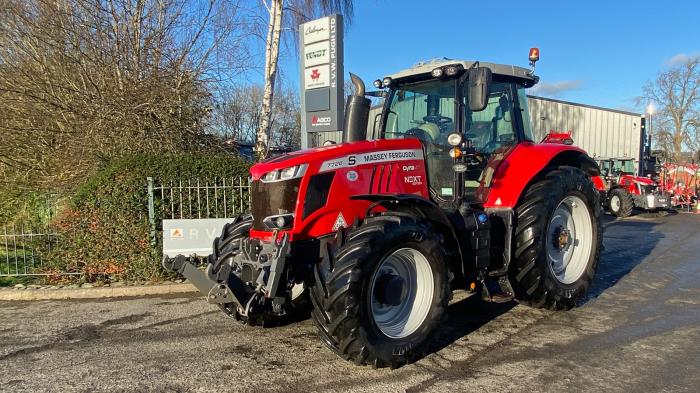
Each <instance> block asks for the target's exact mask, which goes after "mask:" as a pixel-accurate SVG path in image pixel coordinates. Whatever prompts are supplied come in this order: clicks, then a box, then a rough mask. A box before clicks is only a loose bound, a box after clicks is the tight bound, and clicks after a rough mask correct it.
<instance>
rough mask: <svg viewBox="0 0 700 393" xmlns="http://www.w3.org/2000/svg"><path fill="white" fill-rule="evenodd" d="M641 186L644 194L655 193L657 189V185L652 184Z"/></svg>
mask: <svg viewBox="0 0 700 393" xmlns="http://www.w3.org/2000/svg"><path fill="white" fill-rule="evenodd" d="M639 187H640V188H641V191H642V195H647V194H653V193H654V191H655V189H656V186H654V185H652V184H644V185H640V186H639Z"/></svg>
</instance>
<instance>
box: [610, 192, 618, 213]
mask: <svg viewBox="0 0 700 393" xmlns="http://www.w3.org/2000/svg"><path fill="white" fill-rule="evenodd" d="M610 210H612V211H614V212H616V211H619V210H620V197H619V196H617V195H613V196H612V197H611V198H610Z"/></svg>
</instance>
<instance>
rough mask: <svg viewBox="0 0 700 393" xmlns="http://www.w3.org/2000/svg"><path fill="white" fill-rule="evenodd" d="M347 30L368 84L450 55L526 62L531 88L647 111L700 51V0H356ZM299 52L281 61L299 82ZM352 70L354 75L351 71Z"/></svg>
mask: <svg viewBox="0 0 700 393" xmlns="http://www.w3.org/2000/svg"><path fill="white" fill-rule="evenodd" d="M354 8H355V12H354V17H353V20H352V24H351V25H350V26H349V27H346V32H345V33H346V34H345V73H346V75H347V73H348V72H353V73H355V74H357V75H359V76H360V77H362V78H363V79H364V80H365V83H366V84H367V85H368V86H369V85H370V84H371V82H372V81H373V80H375V79H377V78H381V77H383V76H385V75H387V74H391V73H394V72H396V71H399V70H401V69H405V68H408V67H410V66H412V65H414V64H415V63H417V62H418V61H421V60H429V59H434V58H442V57H447V58H451V59H464V60H481V61H489V62H494V63H503V64H514V65H519V66H523V67H527V66H528V60H527V56H528V51H529V48H530V47H539V48H540V61H539V62H538V63H537V71H536V74H537V75H539V76H540V83H539V84H538V85H537V86H535V88H534V89H533V91H531V92H530V93H531V94H534V95H539V96H544V97H551V98H558V99H562V100H566V101H573V102H578V103H583V104H588V105H595V106H602V107H607V108H614V109H622V110H628V111H634V112H639V113H643V112H644V108H645V106H646V105H645V104H643V103H642V104H637V103H636V102H635V99H636V97H638V96H640V95H641V89H642V86H643V85H644V83H646V82H647V81H650V80H653V79H654V77H655V76H656V75H657V73H658V72H660V71H663V70H666V69H668V68H669V67H671V66H673V65H674V64H678V63H679V61H682V60H683V59H684V58H687V57H689V56H697V55H700V0H695V1H692V0H681V1H646V0H644V1H628V0H624V1H617V0H608V1H598V0H583V1H570V0H563V1H537V0H527V1H517V2H516V1H510V0H501V1H498V2H496V1H478V2H477V1H457V0H453V1H443V0H429V1H421V0H403V1H381V0H358V1H356V2H355V6H354ZM298 64H299V63H298V59H297V58H296V56H294V55H287V56H285V57H284V58H283V59H282V60H281V63H280V66H281V68H282V70H283V74H284V75H286V79H287V80H286V81H285V83H287V84H289V85H291V86H293V87H295V88H298V86H299V80H298V77H297V78H295V77H294V76H295V75H299V71H298V70H299V68H298V67H299V65H298ZM346 78H347V76H346Z"/></svg>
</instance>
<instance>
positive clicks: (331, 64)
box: [299, 14, 344, 148]
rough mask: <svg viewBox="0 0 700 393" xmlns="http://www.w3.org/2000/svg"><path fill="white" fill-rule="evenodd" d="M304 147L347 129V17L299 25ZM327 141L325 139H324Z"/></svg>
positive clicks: (334, 16) (337, 16)
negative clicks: (345, 90) (345, 72)
mask: <svg viewBox="0 0 700 393" xmlns="http://www.w3.org/2000/svg"><path fill="white" fill-rule="evenodd" d="M299 44H300V45H299V47H300V48H301V49H300V54H299V60H300V63H301V67H300V68H301V84H300V85H301V87H302V92H301V111H302V117H301V129H302V131H303V133H302V135H304V136H303V137H302V147H304V148H306V147H313V141H314V140H315V139H317V138H313V135H315V133H318V132H334V131H341V128H342V126H343V117H344V113H343V112H344V111H343V110H344V105H343V100H344V97H343V86H344V84H343V17H342V15H338V14H336V15H331V16H327V17H325V18H321V19H316V20H313V21H311V22H308V23H304V24H302V25H300V26H299ZM321 139H323V138H321Z"/></svg>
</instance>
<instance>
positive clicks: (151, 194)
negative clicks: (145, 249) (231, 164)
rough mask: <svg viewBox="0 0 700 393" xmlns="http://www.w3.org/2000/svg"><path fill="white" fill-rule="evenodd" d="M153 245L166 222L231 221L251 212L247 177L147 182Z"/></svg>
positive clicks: (147, 180) (150, 178) (152, 179)
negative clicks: (187, 220)
mask: <svg viewBox="0 0 700 393" xmlns="http://www.w3.org/2000/svg"><path fill="white" fill-rule="evenodd" d="M146 183H147V192H148V202H147V205H148V220H149V223H150V227H151V241H152V243H153V244H154V245H156V244H157V242H158V233H159V231H160V230H161V229H162V220H163V219H183V218H184V219H195V218H227V217H234V216H236V215H238V214H241V213H246V212H248V211H249V209H250V185H249V183H248V179H246V178H243V177H228V178H214V179H187V180H182V179H179V180H167V181H157V180H155V179H154V178H152V177H149V178H147V179H146Z"/></svg>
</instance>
